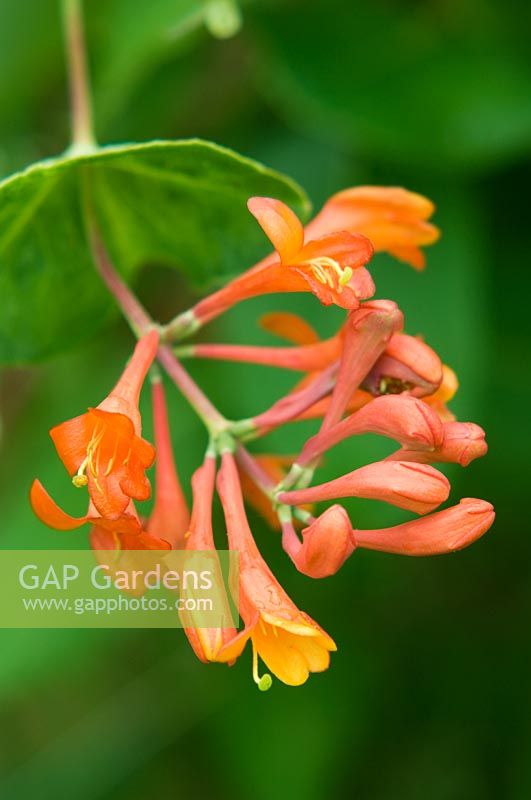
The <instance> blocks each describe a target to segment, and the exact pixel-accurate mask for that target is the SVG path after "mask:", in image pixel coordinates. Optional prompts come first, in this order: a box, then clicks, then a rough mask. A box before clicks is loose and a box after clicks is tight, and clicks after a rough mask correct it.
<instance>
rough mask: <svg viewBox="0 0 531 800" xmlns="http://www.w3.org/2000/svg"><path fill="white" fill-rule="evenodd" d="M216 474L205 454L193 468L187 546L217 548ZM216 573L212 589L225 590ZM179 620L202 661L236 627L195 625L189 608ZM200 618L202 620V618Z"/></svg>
mask: <svg viewBox="0 0 531 800" xmlns="http://www.w3.org/2000/svg"><path fill="white" fill-rule="evenodd" d="M215 477H216V461H215V458H210V457H207V458H206V459H205V461H204V463H203V465H202V466H201V467H199V469H197V470H196V471H195V473H194V475H193V477H192V490H193V495H194V502H193V507H192V519H191V522H190V528H189V531H188V534H187V538H186V549H187V550H190V551H192V550H207V551H212V552H214V551H215V549H216V548H215V544H214V534H213V531H212V499H213V495H214V481H215ZM216 577H217V580H216V581H215V582H214V585H213V588H212V591H213V592H214V591H217V592H223V593H224V591H225V589H224V584H223V579H222V576H221V573H220V572H219V571H218V574H217V576H216ZM211 599H213V598H211ZM223 599H224V598H223ZM219 605H220V607H224V605H223V604H222V603H220V604H219ZM181 620H182V622H183V625H184V632H185V633H186V636H187V637H188V641H189V642H190V644H191V645H192V649H193V651H194V653H195V654H196V656H197V657H198V658H199V659H200V661H203V662H204V663H207V662H209V661H216V660H217V656H218V654H219V651H220V649H221V647H223V645H225V644H227V643H228V642H230V641H232V640H233V639H234V638H235V636H236V635H237V631H236V629H235V628H233V627H231V626H228V627H219V628H205V627H203V626H198V625H195V624H194V622H195V621H196V619H195V616H194V613H193V612H191V611H186V612H182V613H181ZM199 621H200V622H201V620H199ZM233 661H234V659H231V660H230V661H229V663H232V662H233Z"/></svg>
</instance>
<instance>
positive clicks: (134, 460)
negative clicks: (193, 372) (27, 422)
mask: <svg viewBox="0 0 531 800" xmlns="http://www.w3.org/2000/svg"><path fill="white" fill-rule="evenodd" d="M157 347H158V334H157V333H156V332H155V331H151V332H150V333H148V334H146V335H145V336H144V337H143V338H142V339H140V341H139V342H138V344H137V345H136V347H135V350H134V353H133V355H132V357H131V360H130V362H129V364H128V365H127V367H126V368H125V370H124V372H123V375H122V377H121V378H120V380H119V381H118V383H117V384H116V386H115V387H114V389H113V390H112V392H111V393H110V394H109V395H108V397H106V398H105V400H103V401H102V402H101V403H100V404H99V406H98V407H97V408H90V409H89V410H88V411H87V412H86V413H85V414H82V415H81V416H79V417H75V418H74V419H70V420H68V421H67V422H63V423H62V424H61V425H57V426H56V427H55V428H52V429H51V431H50V436H51V437H52V440H53V443H54V444H55V447H56V449H57V453H58V454H59V458H60V459H61V461H62V462H63V464H64V465H65V467H66V469H67V470H68V473H69V474H70V475H71V476H72V483H73V484H74V486H77V487H81V486H87V485H88V491H89V495H90V499H91V502H92V503H93V504H94V507H95V508H96V511H97V513H98V514H99V515H100V516H102V517H106V518H108V519H118V518H119V517H120V516H121V515H122V514H124V512H125V511H126V509H127V507H128V506H129V502H130V500H131V499H134V500H147V499H148V498H149V496H150V493H151V487H150V484H149V481H148V479H147V477H146V475H145V471H146V469H148V467H150V466H151V465H152V464H153V461H154V459H155V450H154V448H153V447H152V446H151V445H150V444H149V442H146V441H145V440H144V439H142V438H141V437H140V434H141V420H140V412H139V410H138V401H139V397H140V390H141V388H142V384H143V382H144V379H145V377H146V374H147V371H148V369H149V367H150V366H151V364H152V362H153V359H154V358H155V355H156V352H157Z"/></svg>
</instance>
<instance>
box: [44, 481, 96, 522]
mask: <svg viewBox="0 0 531 800" xmlns="http://www.w3.org/2000/svg"><path fill="white" fill-rule="evenodd" d="M30 503H31V507H32V508H33V511H34V512H35V514H36V515H37V517H38V518H39V519H40V521H41V522H44V524H45V525H48V527H50V528H54V529H55V530H58V531H72V530H75V528H80V527H81V525H84V524H85V522H87V519H88V517H87V516H86V515H85V516H83V517H72V516H70V514H67V513H66V511H63V510H62V508H59V506H58V505H57V503H56V502H55V500H52V498H51V497H50V495H49V494H48V492H47V491H46V489H45V488H44V486H43V485H42V483H41V482H40V481H38V480H34V481H33V483H32V484H31V489H30Z"/></svg>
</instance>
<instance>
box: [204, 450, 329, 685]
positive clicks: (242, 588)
mask: <svg viewBox="0 0 531 800" xmlns="http://www.w3.org/2000/svg"><path fill="white" fill-rule="evenodd" d="M218 492H219V495H220V497H221V501H222V504H223V511H224V514H225V521H226V525H227V534H228V537H229V544H230V547H231V548H232V549H234V550H238V552H239V564H240V580H239V603H240V614H241V616H242V617H243V620H244V622H245V628H244V630H243V631H241V632H240V633H239V634H238V635H237V636H236V637H235V638H234V639H233V640H232V641H231V642H229V643H228V644H227V645H225V646H224V647H222V648H221V650H220V652H219V653H218V656H217V660H218V661H225V662H227V661H232V660H234V659H235V658H237V657H238V656H239V655H240V654H241V652H242V650H243V648H244V647H245V645H246V643H247V642H248V641H249V639H250V640H251V644H252V648H253V676H254V679H255V681H256V683H257V684H258V686H259V688H261V689H266V688H269V685H270V683H271V681H270V679H268V676H267V675H263V676H262V677H259V675H258V657H260V658H261V659H262V661H263V662H264V663H265V664H266V666H267V668H268V669H269V670H270V671H271V672H272V673H273V674H274V675H276V676H277V678H279V679H280V680H281V681H283V682H284V683H286V684H288V685H289V686H299V685H300V684H303V683H304V682H305V681H306V680H307V679H308V676H309V673H310V672H322V671H323V670H325V669H327V668H328V666H329V662H330V651H333V650H335V649H336V646H335V644H334V642H333V640H332V639H331V638H330V636H328V634H327V633H325V632H324V631H323V629H322V628H320V627H319V625H317V623H316V622H314V621H313V620H312V619H311V618H310V617H309V616H308V615H307V614H305V613H304V612H302V611H299V609H298V608H297V607H296V605H295V604H294V603H293V602H292V600H290V598H289V597H288V595H287V594H286V592H285V591H284V590H283V589H282V587H281V586H280V584H279V583H278V581H277V580H276V578H275V577H274V575H273V573H272V572H271V570H270V569H269V567H268V566H267V564H266V563H265V561H264V560H263V558H262V557H261V555H260V553H259V551H258V548H257V546H256V544H255V541H254V539H253V536H252V533H251V530H250V528H249V524H248V522H247V517H246V515H245V509H244V505H243V497H242V493H241V487H240V482H239V479H238V472H237V469H236V465H235V463H234V459H233V457H232V456H231V455H230V454H229V453H225V454H224V455H223V462H222V466H221V469H220V472H219V475H218Z"/></svg>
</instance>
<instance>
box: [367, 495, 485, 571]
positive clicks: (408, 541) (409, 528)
mask: <svg viewBox="0 0 531 800" xmlns="http://www.w3.org/2000/svg"><path fill="white" fill-rule="evenodd" d="M494 517H495V513H494V509H493V507H492V505H491V504H490V503H487V501H486V500H476V499H474V498H471V497H465V498H463V500H461V502H460V503H459V504H458V505H456V506H452V507H451V508H445V509H444V511H437V512H435V514H430V515H429V516H428V517H422V518H420V519H414V520H412V521H411V522H404V523H402V525H395V526H394V527H392V528H383V529H381V530H372V531H361V530H355V531H354V536H355V538H356V542H357V543H358V547H365V548H367V549H369V550H381V551H383V552H385V553H397V554H400V555H406V556H434V555H439V554H441V553H451V552H453V551H455V550H462V549H463V548H464V547H468V545H470V544H472V542H475V541H476V539H479V537H480V536H483V534H484V533H486V532H487V531H488V529H489V528H490V527H491V525H492V523H493V522H494Z"/></svg>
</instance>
